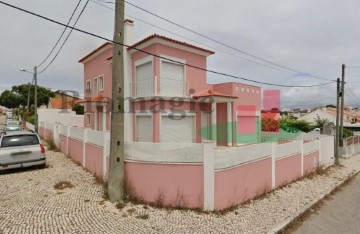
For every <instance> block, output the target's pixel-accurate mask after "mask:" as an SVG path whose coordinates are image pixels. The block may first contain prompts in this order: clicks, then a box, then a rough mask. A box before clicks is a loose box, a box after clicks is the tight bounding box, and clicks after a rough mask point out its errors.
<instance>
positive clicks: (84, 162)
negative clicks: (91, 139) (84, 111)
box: [82, 128, 88, 167]
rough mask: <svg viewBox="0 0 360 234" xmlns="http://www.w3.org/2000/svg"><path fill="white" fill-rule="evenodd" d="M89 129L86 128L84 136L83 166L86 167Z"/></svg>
mask: <svg viewBox="0 0 360 234" xmlns="http://www.w3.org/2000/svg"><path fill="white" fill-rule="evenodd" d="M87 131H88V129H86V128H85V129H84V137H83V157H82V158H83V159H82V165H83V167H85V164H86V142H88V137H87V135H88V134H87Z"/></svg>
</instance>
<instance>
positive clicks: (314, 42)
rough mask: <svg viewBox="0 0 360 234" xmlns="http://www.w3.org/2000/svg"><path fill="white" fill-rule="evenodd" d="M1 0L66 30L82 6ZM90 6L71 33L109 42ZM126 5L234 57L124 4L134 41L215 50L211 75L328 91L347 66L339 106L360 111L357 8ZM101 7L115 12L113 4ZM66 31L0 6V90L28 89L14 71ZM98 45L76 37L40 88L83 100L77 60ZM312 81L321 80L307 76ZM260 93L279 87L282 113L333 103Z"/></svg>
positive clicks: (110, 22) (217, 1)
mask: <svg viewBox="0 0 360 234" xmlns="http://www.w3.org/2000/svg"><path fill="white" fill-rule="evenodd" d="M3 1H4V2H6V3H9V4H13V5H15V6H18V7H21V8H24V9H26V10H29V11H32V12H35V13H37V14H40V15H43V16H46V17H49V18H52V19H54V20H57V21H60V22H62V23H65V24H66V23H67V21H68V20H69V18H70V16H71V14H72V12H73V10H74V9H75V6H76V5H77V3H78V0H61V1H58V0H46V1H44V0H3ZM107 1H110V2H111V1H112V2H114V0H107ZM85 2H86V0H83V1H82V2H81V3H80V6H81V7H80V8H82V6H84V4H85ZM96 2H97V3H99V0H90V1H89V3H88V5H87V7H86V9H85V10H84V13H83V14H82V16H81V18H80V19H79V21H78V23H77V25H76V27H77V28H80V29H83V30H86V31H89V32H92V33H94V34H98V35H101V36H103V37H106V38H109V39H112V38H113V30H114V11H113V10H111V9H108V8H105V7H103V6H101V5H99V4H97V3H96ZM129 2H130V3H132V4H134V5H137V6H140V7H142V8H144V9H146V10H148V11H150V12H153V13H155V14H157V15H159V16H161V17H163V18H166V19H169V20H171V21H173V22H176V23H177V24H179V25H182V26H184V27H186V28H189V29H191V30H193V31H195V32H198V33H200V34H203V35H206V36H207V37H210V38H212V39H215V40H216V41H219V42H221V43H223V44H227V45H229V46H231V47H233V48H236V49H237V50H233V49H230V48H228V47H224V46H222V45H221V44H218V43H216V42H214V41H211V40H208V39H206V38H204V37H201V36H199V35H197V34H195V33H192V32H190V31H187V30H184V29H181V28H179V27H177V26H175V25H173V24H170V23H168V22H166V21H164V20H161V19H159V18H156V17H154V16H152V15H150V14H148V13H146V12H144V11H141V10H139V9H137V8H135V7H134V6H132V5H130V4H125V15H126V16H125V17H126V18H128V19H132V20H134V21H135V23H134V24H135V27H134V41H135V42H136V41H139V40H141V39H143V38H145V37H147V36H149V35H151V34H154V33H157V34H161V35H164V36H167V37H171V38H174V39H177V40H180V41H185V42H188V43H191V44H195V45H197V46H200V47H204V48H208V49H210V50H213V51H215V54H214V55H211V56H209V57H208V59H207V68H208V69H210V70H215V71H218V72H222V73H227V74H230V75H235V76H240V77H244V78H247V79H252V80H256V81H262V82H268V83H275V84H283V85H315V84H322V83H327V82H329V81H328V80H335V79H336V78H337V77H341V64H346V81H348V82H359V83H347V85H346V89H345V93H346V95H345V103H346V104H350V105H352V106H354V107H360V99H359V98H358V96H359V97H360V79H359V78H358V77H359V75H360V68H356V66H359V67H360V53H359V51H360V43H359V41H360V27H358V22H360V14H358V9H360V1H356V0H347V1H340V0H332V1H328V0H317V1H313V0H292V1H288V0H273V1H268V0H252V1H250V0H226V1H224V0H197V1H193V0H183V1H175V0H151V1H148V0H129ZM102 4H104V5H105V6H107V7H110V8H113V7H114V5H113V4H109V3H102ZM79 11H80V10H79ZM79 11H78V12H77V13H76V16H77V14H79ZM133 17H135V18H136V19H134V18H133ZM144 22H145V23H144ZM152 25H155V26H157V27H158V28H156V27H154V26H152ZM159 28H162V29H165V30H166V31H164V30H161V29H159ZM63 29H64V27H63V26H59V25H56V24H54V23H51V22H47V21H45V20H43V19H39V18H37V17H34V16H31V15H28V14H26V13H23V12H20V11H18V10H15V9H12V8H9V7H7V6H5V5H2V4H0V30H1V42H2V43H0V81H1V82H0V92H2V91H4V90H6V89H11V87H12V86H13V85H19V84H23V83H27V82H31V80H32V74H30V73H26V72H21V71H20V68H24V69H26V70H28V71H30V72H32V71H33V67H34V66H35V65H38V64H40V63H41V62H42V61H43V60H44V59H45V57H46V56H47V55H48V53H49V52H50V50H51V49H52V47H53V46H54V44H55V43H56V41H57V40H58V38H59V36H60V34H61V33H62V31H63ZM169 31H170V32H172V33H175V34H177V35H175V34H172V33H170V32H169ZM185 38H187V39H185ZM188 39H190V40H188ZM102 43H104V41H102V40H101V39H97V38H94V37H91V36H88V35H84V34H81V33H79V32H76V31H73V32H72V34H71V35H70V37H69V39H68V41H67V42H66V44H65V45H64V47H63V49H62V50H61V51H60V53H59V55H58V57H57V58H56V59H55V60H54V62H53V63H52V64H51V65H50V66H49V67H48V69H46V70H45V71H44V72H43V73H41V74H39V77H38V83H39V85H41V86H45V87H48V88H52V89H56V90H59V89H60V90H75V91H77V92H79V93H80V95H83V92H84V84H83V67H82V64H80V63H78V61H79V59H80V58H82V57H84V56H85V55H86V54H88V53H89V52H91V51H92V50H94V49H95V48H96V47H98V46H100V45H101V44H102ZM239 51H243V52H246V53H240V52H239ZM249 54H251V55H255V56H256V57H257V58H254V57H251V56H249ZM50 58H52V57H50ZM258 58H262V59H265V60H268V61H271V62H273V63H276V64H279V65H281V66H283V67H287V68H291V69H292V70H295V71H296V72H295V71H288V70H287V71H284V68H281V67H275V66H274V65H271V64H269V63H266V62H264V61H262V60H259V59H258ZM248 60H252V61H255V62H256V63H254V62H249V61H248ZM47 63H48V61H47V62H45V63H44V65H42V66H40V67H39V68H38V70H39V71H41V70H42V69H43V68H44V67H45V66H46V65H47ZM258 63H261V64H265V66H264V65H259V64H258ZM269 66H270V67H271V68H269ZM308 74H311V75H313V76H317V77H321V78H325V79H327V80H322V79H316V78H314V77H309V76H308ZM207 78H208V82H209V83H220V82H228V81H235V82H242V83H246V84H254V83H251V82H245V81H242V80H237V79H232V78H228V77H224V76H220V75H215V74H210V73H208V74H207ZM259 86H261V87H262V88H263V89H280V93H281V108H285V107H292V108H294V107H300V108H302V107H315V106H319V105H326V104H335V100H336V99H335V96H336V84H335V83H333V84H330V85H325V86H319V87H312V88H298V87H293V88H282V87H276V86H268V85H259Z"/></svg>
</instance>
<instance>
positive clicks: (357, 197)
mask: <svg viewBox="0 0 360 234" xmlns="http://www.w3.org/2000/svg"><path fill="white" fill-rule="evenodd" d="M359 210H360V175H357V176H356V177H355V179H354V180H353V181H352V182H351V183H350V184H349V185H348V186H346V187H344V189H342V190H341V191H339V192H338V193H336V194H335V195H334V196H332V197H331V198H330V199H329V200H326V201H325V204H324V205H323V206H322V207H321V208H320V209H319V210H318V211H316V212H314V213H312V214H311V215H310V216H309V217H308V218H307V219H306V220H305V221H304V222H303V223H302V224H301V226H300V227H299V228H298V229H297V230H296V231H295V232H294V233H298V234H300V233H317V234H319V233H324V234H329V233H334V234H335V233H359V230H360V222H359V219H360V212H359Z"/></svg>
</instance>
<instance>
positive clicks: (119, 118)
mask: <svg viewBox="0 0 360 234" xmlns="http://www.w3.org/2000/svg"><path fill="white" fill-rule="evenodd" d="M115 4H116V5H115V30H114V42H115V43H114V44H113V62H112V100H111V102H112V103H111V104H112V105H111V111H112V112H111V135H110V139H111V140H110V141H111V142H110V169H109V188H108V194H109V199H110V201H111V202H116V201H119V200H122V199H123V198H124V184H125V183H124V177H125V175H124V48H123V46H122V45H123V44H124V1H123V0H116V1H115ZM118 43H119V44H118Z"/></svg>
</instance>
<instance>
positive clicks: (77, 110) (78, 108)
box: [72, 104, 84, 115]
mask: <svg viewBox="0 0 360 234" xmlns="http://www.w3.org/2000/svg"><path fill="white" fill-rule="evenodd" d="M72 111H75V113H76V114H77V115H83V114H84V107H83V106H82V105H79V104H75V105H74V107H73V108H72Z"/></svg>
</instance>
